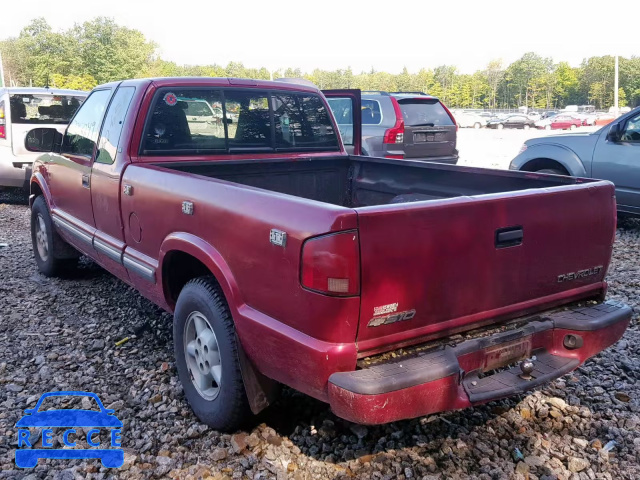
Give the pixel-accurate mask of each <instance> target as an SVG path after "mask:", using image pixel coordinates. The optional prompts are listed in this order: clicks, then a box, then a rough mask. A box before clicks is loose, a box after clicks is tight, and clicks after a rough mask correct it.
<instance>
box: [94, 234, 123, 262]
mask: <svg viewBox="0 0 640 480" xmlns="http://www.w3.org/2000/svg"><path fill="white" fill-rule="evenodd" d="M93 248H95V249H96V250H97V251H98V252H99V253H101V254H103V255H104V256H105V257H107V258H110V259H111V260H113V261H114V262H118V263H120V264H122V252H121V251H120V250H118V249H117V248H115V247H113V246H111V245H109V244H108V243H106V242H104V241H102V240H100V239H99V238H95V237H94V239H93Z"/></svg>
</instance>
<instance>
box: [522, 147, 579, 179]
mask: <svg viewBox="0 0 640 480" xmlns="http://www.w3.org/2000/svg"><path fill="white" fill-rule="evenodd" d="M538 158H548V159H550V160H555V161H556V162H558V163H559V164H560V165H562V166H563V167H564V168H565V169H566V170H567V171H568V172H569V175H571V176H573V177H587V176H588V175H587V170H586V169H585V166H584V163H583V162H582V160H580V157H578V155H576V153H575V152H574V151H573V150H571V149H570V148H568V147H566V146H564V145H560V144H558V143H545V144H533V145H531V146H528V147H527V149H526V150H525V151H524V152H522V153H521V154H519V155H518V156H517V157H516V158H514V159H513V160H512V161H511V167H510V168H511V169H513V170H526V167H527V163H529V162H530V161H532V160H535V159H538Z"/></svg>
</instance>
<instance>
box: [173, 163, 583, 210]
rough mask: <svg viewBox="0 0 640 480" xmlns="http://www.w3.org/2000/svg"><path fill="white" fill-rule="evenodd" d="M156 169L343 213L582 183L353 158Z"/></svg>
mask: <svg viewBox="0 0 640 480" xmlns="http://www.w3.org/2000/svg"><path fill="white" fill-rule="evenodd" d="M162 166H163V167H165V168H171V169H175V170H179V171H183V172H189V173H194V174H197V175H203V176H206V177H212V178H217V179H220V180H226V181H230V182H234V183H240V184H243V185H248V186H252V187H257V188H263V189H265V190H270V191H273V192H279V193H284V194H288V195H294V196H297V197H302V198H306V199H309V200H317V201H320V202H325V203H330V204H332V205H338V206H343V207H348V208H357V207H368V206H375V205H386V204H390V203H405V202H415V201H423V200H434V199H442V198H453V197H460V196H473V195H483V194H492V193H505V192H516V191H521V190H526V189H534V188H548V187H555V186H560V185H571V184H575V183H576V182H578V181H582V180H577V179H575V178H571V177H560V176H541V175H534V174H532V175H529V176H527V177H525V176H524V175H514V174H513V173H512V172H507V171H497V170H486V169H479V168H460V167H451V166H446V165H440V164H436V163H425V162H414V161H407V160H391V159H375V158H370V157H357V156H352V157H349V159H348V160H345V159H336V158H335V156H334V157H332V158H314V159H310V160H304V161H300V160H299V161H295V162H292V161H290V160H276V161H265V160H259V161H256V160H245V161H240V162H228V161H227V162H224V163H222V162H220V163H217V162H197V163H196V162H193V163H185V162H179V163H178V162H176V163H164V162H163V163H162Z"/></svg>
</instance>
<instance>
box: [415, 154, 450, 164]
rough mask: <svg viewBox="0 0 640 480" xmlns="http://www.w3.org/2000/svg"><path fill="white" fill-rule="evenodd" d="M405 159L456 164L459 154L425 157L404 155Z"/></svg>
mask: <svg viewBox="0 0 640 480" xmlns="http://www.w3.org/2000/svg"><path fill="white" fill-rule="evenodd" d="M404 160H413V161H416V162H435V163H446V164H447V165H455V164H456V163H458V155H451V156H446V157H423V158H414V157H404Z"/></svg>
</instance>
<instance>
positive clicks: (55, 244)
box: [31, 195, 78, 277]
mask: <svg viewBox="0 0 640 480" xmlns="http://www.w3.org/2000/svg"><path fill="white" fill-rule="evenodd" d="M31 243H32V245H33V255H34V257H35V260H36V265H37V266H38V270H39V271H40V273H42V274H43V275H44V276H46V277H53V276H56V275H58V274H59V273H60V272H61V271H62V270H64V269H67V268H70V267H72V266H74V265H75V264H76V263H77V262H78V258H77V257H78V252H77V251H75V250H74V249H73V247H71V245H69V244H68V243H67V242H65V241H64V240H63V239H62V238H61V237H60V235H58V232H56V231H55V228H54V226H53V221H52V220H51V214H50V213H49V207H48V206H47V202H46V201H45V199H44V197H43V196H42V195H41V196H39V197H38V198H36V199H35V201H34V202H33V206H32V207H31Z"/></svg>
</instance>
